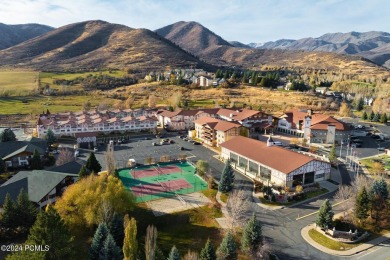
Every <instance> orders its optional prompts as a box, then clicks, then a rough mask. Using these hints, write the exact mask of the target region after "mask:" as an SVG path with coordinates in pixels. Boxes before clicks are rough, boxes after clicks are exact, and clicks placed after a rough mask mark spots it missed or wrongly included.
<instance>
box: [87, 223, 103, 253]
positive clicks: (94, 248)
mask: <svg viewBox="0 0 390 260" xmlns="http://www.w3.org/2000/svg"><path fill="white" fill-rule="evenodd" d="M107 236H108V228H107V225H106V224H105V223H101V224H99V226H98V227H97V229H96V231H95V234H94V236H93V238H92V243H91V248H90V249H89V259H91V260H94V259H99V252H100V249H101V248H103V246H104V242H105V240H106V238H107Z"/></svg>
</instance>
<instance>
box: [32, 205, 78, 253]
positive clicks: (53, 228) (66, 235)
mask: <svg viewBox="0 0 390 260" xmlns="http://www.w3.org/2000/svg"><path fill="white" fill-rule="evenodd" d="M73 239H74V238H73V237H72V236H71V234H70V232H69V230H68V228H67V226H66V225H65V222H64V221H63V220H62V219H61V217H60V215H59V214H58V213H57V211H56V210H55V209H54V208H53V207H51V206H47V207H46V210H45V211H43V210H42V211H40V212H39V214H38V217H37V220H36V221H35V223H34V225H33V226H32V227H31V229H30V235H29V236H28V238H27V241H26V244H32V245H47V246H49V247H50V250H48V251H46V259H72V256H73V253H74V247H73Z"/></svg>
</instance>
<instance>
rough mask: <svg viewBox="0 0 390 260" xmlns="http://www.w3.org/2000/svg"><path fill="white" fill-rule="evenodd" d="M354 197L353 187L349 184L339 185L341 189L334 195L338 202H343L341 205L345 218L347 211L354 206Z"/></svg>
mask: <svg viewBox="0 0 390 260" xmlns="http://www.w3.org/2000/svg"><path fill="white" fill-rule="evenodd" d="M352 197H353V188H352V186H349V185H342V186H340V187H339V190H338V191H337V192H336V194H335V195H334V198H335V199H336V201H337V202H340V203H341V207H342V208H343V212H344V218H345V216H346V215H345V212H346V211H347V210H348V209H350V208H351V207H353V206H354V203H353V200H352V199H351V198H352Z"/></svg>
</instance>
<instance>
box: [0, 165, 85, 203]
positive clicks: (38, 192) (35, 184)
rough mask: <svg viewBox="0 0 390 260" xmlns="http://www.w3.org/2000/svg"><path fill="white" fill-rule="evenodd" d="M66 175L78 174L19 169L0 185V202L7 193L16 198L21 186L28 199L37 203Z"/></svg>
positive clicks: (2, 201) (75, 175)
mask: <svg viewBox="0 0 390 260" xmlns="http://www.w3.org/2000/svg"><path fill="white" fill-rule="evenodd" d="M67 176H74V177H77V176H78V175H77V174H69V173H62V172H54V171H46V170H34V171H21V172H19V173H17V174H16V175H14V176H13V177H12V178H11V179H9V180H8V181H7V182H5V183H4V184H3V185H1V186H0V204H3V203H4V199H5V195H6V194H7V193H9V194H10V195H11V198H12V199H16V197H17V195H18V194H19V192H20V189H22V188H23V189H24V190H25V191H26V192H27V193H28V196H29V199H30V201H32V202H36V203H38V202H39V201H40V200H41V199H42V198H44V197H45V196H46V195H47V194H48V193H49V192H50V191H51V190H53V189H54V188H55V187H56V186H57V185H58V184H59V183H60V182H61V181H62V180H63V179H64V178H65V177H67Z"/></svg>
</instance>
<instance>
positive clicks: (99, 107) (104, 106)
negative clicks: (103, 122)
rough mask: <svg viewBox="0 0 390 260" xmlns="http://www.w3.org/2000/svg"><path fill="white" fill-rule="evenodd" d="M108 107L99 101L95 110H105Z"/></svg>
mask: <svg viewBox="0 0 390 260" xmlns="http://www.w3.org/2000/svg"><path fill="white" fill-rule="evenodd" d="M107 109H108V105H107V103H105V102H102V103H100V104H99V105H98V106H97V110H98V111H103V110H107Z"/></svg>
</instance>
